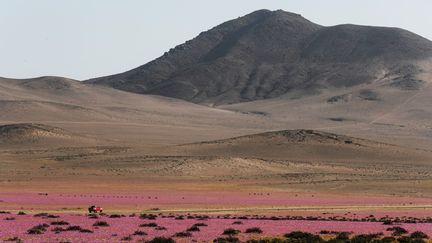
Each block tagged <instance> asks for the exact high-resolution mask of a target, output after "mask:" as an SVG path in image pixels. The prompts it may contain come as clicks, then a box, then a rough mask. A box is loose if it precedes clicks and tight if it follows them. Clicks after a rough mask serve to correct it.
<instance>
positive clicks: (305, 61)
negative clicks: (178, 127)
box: [86, 10, 432, 105]
mask: <svg viewBox="0 0 432 243" xmlns="http://www.w3.org/2000/svg"><path fill="white" fill-rule="evenodd" d="M429 58H431V60H432V42H431V41H429V40H427V39H425V38H423V37H421V36H418V35H416V34H414V33H411V32H409V31H406V30H403V29H400V28H391V27H373V26H359V25H353V24H342V25H336V26H329V27H325V26H321V25H318V24H315V23H312V22H310V21H309V20H307V19H305V18H303V17H302V16H301V15H299V14H295V13H290V12H285V11H282V10H276V11H270V10H258V11H255V12H252V13H251V14H248V15H245V16H243V17H239V18H237V19H233V20H230V21H227V22H225V23H222V24H220V25H218V26H216V27H214V28H212V29H210V30H208V31H205V32H202V33H201V34H199V35H198V36H197V37H195V38H194V39H192V40H189V41H186V42H185V43H184V44H181V45H178V46H176V47H175V48H172V49H171V50H170V51H169V52H166V53H165V54H164V55H163V56H161V57H159V58H157V59H155V60H153V61H151V62H148V63H146V64H144V65H142V66H140V67H137V68H134V69H132V70H129V71H126V72H124V73H120V74H116V75H110V76H106V77H100V78H95V79H90V80H87V81H86V82H89V83H94V84H102V85H107V86H111V87H114V88H117V89H122V90H125V91H130V92H134V93H142V94H155V95H162V96H168V97H173V98H180V99H183V100H187V101H191V102H194V103H201V104H207V105H220V104H231V103H239V102H245V101H253V100H260V99H268V98H275V97H280V96H282V95H286V94H290V93H294V92H297V93H298V92H300V93H301V95H310V94H315V93H319V92H320V90H321V89H325V88H328V87H336V88H338V87H351V86H355V85H359V84H362V83H369V82H374V81H376V80H382V79H385V80H386V81H387V83H388V84H391V83H392V79H394V78H399V81H401V80H408V81H407V82H410V81H411V80H414V81H415V82H416V81H418V80H417V79H416V77H417V75H418V74H419V73H421V72H422V70H421V68H420V67H419V66H418V65H417V62H422V61H424V60H429ZM419 83H421V82H419ZM418 88H421V87H418Z"/></svg>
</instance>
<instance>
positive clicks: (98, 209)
mask: <svg viewBox="0 0 432 243" xmlns="http://www.w3.org/2000/svg"><path fill="white" fill-rule="evenodd" d="M88 211H89V213H102V211H103V208H102V207H99V206H95V205H92V206H90V207H89V208H88Z"/></svg>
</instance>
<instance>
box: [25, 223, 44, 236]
mask: <svg viewBox="0 0 432 243" xmlns="http://www.w3.org/2000/svg"><path fill="white" fill-rule="evenodd" d="M48 227H49V225H47V224H39V225H36V226H33V227H32V228H31V229H29V230H27V234H29V235H40V234H43V233H44V232H45V231H46V230H47V228H48Z"/></svg>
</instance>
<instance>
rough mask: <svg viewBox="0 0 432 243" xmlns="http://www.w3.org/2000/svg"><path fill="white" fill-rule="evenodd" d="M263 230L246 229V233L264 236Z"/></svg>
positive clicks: (255, 228) (256, 228)
mask: <svg viewBox="0 0 432 243" xmlns="http://www.w3.org/2000/svg"><path fill="white" fill-rule="evenodd" d="M262 232H263V231H262V229H260V228H258V227H252V228H248V229H246V231H245V233H247V234H262Z"/></svg>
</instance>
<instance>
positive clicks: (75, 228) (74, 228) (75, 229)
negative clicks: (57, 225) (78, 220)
mask: <svg viewBox="0 0 432 243" xmlns="http://www.w3.org/2000/svg"><path fill="white" fill-rule="evenodd" d="M80 230H82V228H81V226H78V225H73V226H69V227H67V228H66V231H80Z"/></svg>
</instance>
